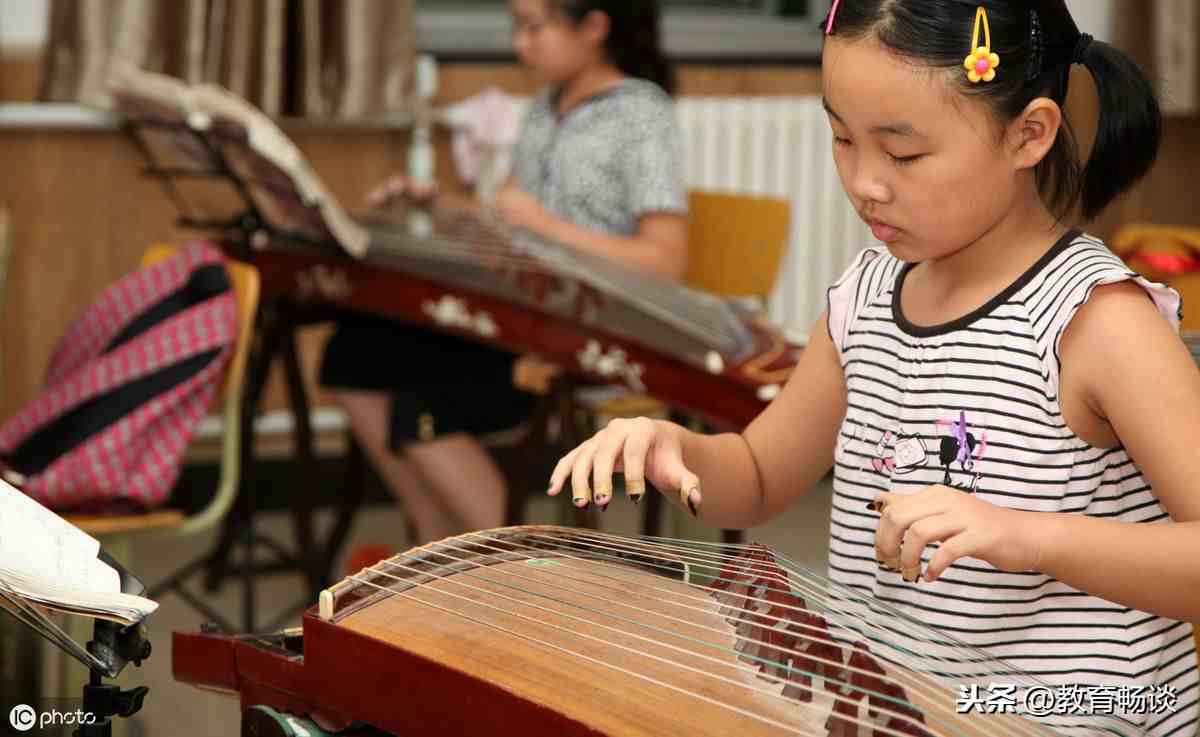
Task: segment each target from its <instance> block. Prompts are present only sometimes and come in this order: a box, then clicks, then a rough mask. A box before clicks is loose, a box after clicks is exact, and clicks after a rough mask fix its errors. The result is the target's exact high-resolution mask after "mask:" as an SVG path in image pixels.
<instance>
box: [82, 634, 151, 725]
mask: <svg viewBox="0 0 1200 737" xmlns="http://www.w3.org/2000/svg"><path fill="white" fill-rule="evenodd" d="M87 649H88V652H90V653H92V655H95V656H96V657H97V658H99V659H100V660H101V661H103V662H104V663H105V664H106V666H108V670H107V673H114V674H119V673H120V672H121V670H123V669H124V667H125V666H126V665H127V664H128V663H131V662H132V663H133V664H134V665H138V666H140V665H141V664H142V661H143V660H145V659H146V658H148V657H150V641H149V640H148V639H146V630H145V627H144V626H143V625H142V624H135V625H130V626H128V627H121V625H119V624H117V623H116V622H112V621H109V620H107V619H97V620H96V627H95V630H94V634H93V639H92V641H91V642H89V643H88V644H87ZM105 675H106V673H105V672H102V671H101V670H100V669H98V668H92V669H91V671H90V679H89V681H88V683H87V684H86V685H85V686H84V687H83V712H84V713H85V714H91V715H93V716H94V719H93V721H91V722H89V723H85V724H80V725H79V728H78V729H76V730H75V731H74V733H73V735H74V737H112V722H113V718H114V717H125V718H127V717H131V716H133V715H134V714H137V713H138V712H139V711H141V708H142V703H143V702H144V701H145V698H146V694H147V693H149V691H150V689H149V688H147V687H145V686H138V687H137V688H132V689H129V690H122V689H121V688H120V687H119V686H117V685H116V684H113V683H104V677H105Z"/></svg>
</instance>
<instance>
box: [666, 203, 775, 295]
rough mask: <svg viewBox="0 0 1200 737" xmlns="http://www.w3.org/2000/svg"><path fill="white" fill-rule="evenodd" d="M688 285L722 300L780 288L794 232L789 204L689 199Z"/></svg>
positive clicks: (767, 292) (768, 293)
mask: <svg viewBox="0 0 1200 737" xmlns="http://www.w3.org/2000/svg"><path fill="white" fill-rule="evenodd" d="M688 206H689V209H690V213H689V226H688V259H689V262H688V272H687V276H686V278H685V283H686V284H687V285H688V286H690V287H693V288H695V289H699V290H702V291H705V292H709V293H711V294H716V295H720V296H722V297H759V298H761V299H763V300H765V299H766V298H767V297H768V296H769V295H770V293H771V290H772V289H774V288H775V280H776V279H777V278H778V277H779V270H780V266H781V264H782V263H783V255H784V253H786V251H787V245H788V237H789V235H790V231H791V208H790V206H789V205H788V203H787V202H785V201H783V200H778V199H771V198H766V197H748V196H743V195H731V194H722V193H715V192H699V191H693V192H691V193H690V194H689V196H688Z"/></svg>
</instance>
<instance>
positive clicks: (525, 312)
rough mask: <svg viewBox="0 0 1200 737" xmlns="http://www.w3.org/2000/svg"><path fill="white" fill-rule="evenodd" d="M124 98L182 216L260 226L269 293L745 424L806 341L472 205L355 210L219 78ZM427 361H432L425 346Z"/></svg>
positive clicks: (258, 256)
mask: <svg viewBox="0 0 1200 737" xmlns="http://www.w3.org/2000/svg"><path fill="white" fill-rule="evenodd" d="M113 93H114V98H115V100H116V101H117V106H118V109H119V110H120V112H122V113H123V115H124V116H125V117H126V119H127V121H129V124H130V126H131V130H132V131H133V134H134V136H135V140H137V141H138V144H139V146H140V147H141V148H142V150H143V152H144V153H145V154H146V156H147V158H148V159H149V160H150V162H151V170H152V171H156V172H159V173H160V174H161V175H162V176H163V177H164V178H165V179H167V180H168V184H169V191H170V192H171V193H172V196H173V197H175V199H176V202H177V204H178V206H179V207H180V209H181V211H182V212H184V213H185V217H184V218H183V221H184V222H185V223H186V224H193V225H206V226H208V227H218V228H223V229H224V230H225V231H232V230H235V229H237V228H239V227H241V228H243V229H246V228H247V223H249V226H248V229H250V230H257V231H258V232H257V234H256V235H255V236H254V237H252V239H251V240H252V242H253V244H254V245H255V246H256V248H255V249H254V250H253V251H252V259H253V261H254V263H255V265H256V266H257V267H258V268H259V269H260V272H261V274H262V283H263V297H264V299H268V300H269V299H272V298H285V299H289V300H294V301H295V302H298V303H320V304H329V305H334V306H338V307H343V308H347V309H353V310H359V311H365V312H369V313H372V314H380V315H387V316H391V317H395V318H398V319H402V320H406V321H410V322H414V323H417V324H422V325H426V326H432V327H434V328H436V329H438V330H442V331H447V332H452V333H455V334H459V335H462V336H465V337H468V338H471V339H473V340H477V341H481V342H485V343H490V344H494V345H497V346H501V347H503V348H506V349H508V350H511V351H514V352H534V353H537V354H539V355H541V356H542V357H543V358H545V359H547V360H549V361H552V362H555V363H557V364H559V365H561V366H563V367H565V368H567V369H568V370H569V371H571V372H573V373H575V374H578V375H580V376H583V377H586V378H587V379H590V380H597V381H602V382H608V383H614V384H622V385H625V386H627V387H629V388H631V389H633V390H635V391H637V392H644V393H649V394H651V395H653V396H656V397H659V398H662V399H664V400H667V401H668V402H670V403H671V404H673V405H674V406H676V407H678V408H680V409H683V410H687V411H690V412H692V413H694V414H696V415H698V416H701V417H704V418H706V419H708V420H709V421H711V422H712V423H713V424H715V425H717V426H726V427H741V426H744V425H745V424H746V423H748V422H749V421H750V420H751V419H752V418H753V417H755V416H756V415H757V414H758V413H759V412H760V411H762V409H763V408H764V407H765V406H766V404H767V403H768V402H769V401H770V400H771V399H773V398H774V397H775V396H776V394H777V393H778V392H779V389H780V387H781V385H782V383H783V382H784V381H785V380H786V379H787V377H788V375H789V374H790V372H791V370H792V368H793V367H794V365H795V363H796V360H797V359H798V355H799V346H798V345H797V344H796V343H794V342H790V341H789V340H788V339H787V338H786V337H785V336H784V335H783V334H782V332H781V331H779V330H778V329H776V328H774V327H772V326H771V325H769V324H767V323H766V322H764V321H762V320H761V319H759V318H758V317H756V316H754V315H753V314H752V313H751V312H750V311H748V310H746V309H745V308H743V307H740V306H739V305H738V304H737V303H735V302H732V301H728V300H723V299H718V298H716V297H713V296H711V295H707V294H703V293H700V292H697V291H694V290H690V289H687V288H685V287H682V286H679V285H676V284H673V283H670V282H667V281H665V280H661V279H657V278H654V277H651V276H646V275H642V274H639V273H636V272H634V271H632V270H630V269H628V268H624V267H622V266H620V265H618V264H615V263H612V262H610V261H608V260H607V259H603V258H601V257H595V256H591V255H589V254H586V253H583V252H581V251H579V250H578V249H572V248H570V247H566V246H563V245H561V244H555V243H550V242H547V241H544V240H541V239H538V238H535V237H533V236H531V235H530V234H528V233H525V232H522V231H519V230H514V229H511V228H508V227H506V226H505V225H504V224H503V223H501V222H498V221H496V220H495V219H489V218H487V217H486V216H477V215H471V214H467V213H465V212H446V211H432V212H430V211H424V210H416V209H414V210H408V211H405V210H396V211H391V212H388V213H378V214H374V215H371V216H369V217H364V218H358V219H353V218H350V217H349V216H348V215H346V213H345V212H343V211H342V209H341V208H340V207H339V206H338V204H337V202H336V201H335V200H334V198H333V197H332V196H331V195H330V194H329V193H328V192H327V191H326V189H325V187H324V186H323V185H322V184H321V183H320V180H319V179H318V178H317V177H316V175H315V173H314V172H313V171H312V170H311V169H310V167H309V166H308V165H307V164H306V163H305V161H304V158H303V156H302V155H301V154H300V152H299V150H298V149H297V148H296V147H295V146H294V145H293V144H292V143H291V141H289V140H288V138H287V137H286V135H285V134H284V133H283V132H282V131H281V130H280V129H279V128H278V127H277V126H276V125H275V124H274V123H273V122H272V121H271V120H270V119H268V118H267V117H266V116H265V115H263V114H262V113H261V112H259V111H257V110H256V109H254V108H253V107H252V106H251V105H249V104H248V103H246V102H244V101H242V100H241V99H239V98H237V97H235V96H233V95H231V94H230V93H228V92H226V91H224V90H222V89H220V88H217V87H213V86H206V85H199V86H187V85H184V84H182V83H180V82H178V81H176V80H173V79H171V78H168V77H161V76H157V75H151V74H147V73H144V72H137V71H126V72H124V74H123V75H122V76H121V77H119V78H118V80H117V82H116V83H115V84H114V89H113ZM413 359H414V360H420V356H413Z"/></svg>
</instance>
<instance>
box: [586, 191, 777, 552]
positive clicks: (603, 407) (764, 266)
mask: <svg viewBox="0 0 1200 737" xmlns="http://www.w3.org/2000/svg"><path fill="white" fill-rule="evenodd" d="M688 207H689V210H690V214H689V224H688V257H689V258H688V271H687V276H686V277H685V279H684V283H685V284H686V285H687V286H689V287H692V288H693V289H698V290H701V291H705V292H709V293H710V294H715V295H718V296H721V297H727V298H730V299H743V300H751V301H753V302H754V304H755V305H756V308H757V309H758V310H760V311H762V312H765V311H766V306H767V300H768V298H769V297H770V294H771V291H772V290H773V289H774V288H775V282H776V280H777V279H778V278H779V271H780V268H781V266H782V264H783V256H784V254H785V253H786V252H787V245H788V240H789V237H790V234H791V208H790V205H789V204H788V203H787V202H785V201H783V200H778V199H772V198H766V197H750V196H744V195H734V194H724V193H716V192H700V191H693V192H691V193H690V194H689V196H688ZM591 413H592V415H593V417H594V418H596V419H597V420H598V421H597V422H594V423H593V425H600V424H602V422H606V421H607V420H609V419H612V418H615V417H630V416H659V417H664V416H668V415H669V410H668V408H667V407H666V405H664V404H662V403H661V402H658V401H657V400H654V399H652V398H650V397H640V396H629V395H627V396H622V397H618V398H616V399H615V400H610V401H607V402H604V403H602V404H599V405H597V406H594V407H592V408H591ZM691 424H692V426H693V427H694V428H695V429H702V427H701V425H699V423H696V422H694V421H693V422H692V423H691ZM644 507H645V511H644V512H643V514H644V516H643V518H642V533H643V534H646V535H655V534H657V531H658V527H659V523H660V520H661V516H662V496H661V495H659V494H649V495H647V497H646V501H645V504H644ZM724 539H725V541H726V542H730V543H736V542H740V541H741V533H740V532H738V531H732V530H729V531H726V532H725V533H724Z"/></svg>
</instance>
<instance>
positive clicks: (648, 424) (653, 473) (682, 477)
mask: <svg viewBox="0 0 1200 737" xmlns="http://www.w3.org/2000/svg"><path fill="white" fill-rule="evenodd" d="M683 432H685V431H684V429H683V428H682V427H680V426H679V425H676V424H673V423H670V422H666V421H663V420H651V419H649V418H647V417H639V418H637V419H632V420H625V419H616V420H613V421H612V422H610V423H608V426H607V427H605V428H604V429H603V430H601V431H600V432H598V433H596V435H594V436H593V437H592V438H591V439H590V440H587V441H585V442H584V443H583V444H581V445H580V446H579V447H578V448H576V449H575V450H573V451H571V452H570V453H568V454H567V455H565V456H563V458H562V460H560V461H559V462H558V466H556V467H555V469H554V473H553V474H552V475H551V476H550V488H549V489H547V491H546V493H547V494H549V495H550V496H557V495H558V493H559V492H560V491H562V488H563V486H564V484H565V483H566V481H567V479H570V480H571V498H572V500H573V502H574V504H575V506H576V507H579V508H581V509H582V508H584V507H586V506H587V505H588V504H590V503H591V502H592V501H595V503H596V506H598V507H600V508H601V509H604V508H605V507H607V506H608V505H609V503H610V502H612V497H613V481H612V476H613V472H614V471H621V470H623V471H624V472H625V491H626V493H627V494H629V498H630V499H631V500H633V501H634V503H636V502H638V501H640V500H641V498H642V496H643V495H644V494H645V493H646V482H647V481H649V482H650V483H651V484H653V485H654V486H655V488H657V489H659V490H661V491H662V492H663V493H664V494H666V493H669V492H668V491H667V490H668V489H670V490H671V491H672V492H674V493H677V494H678V495H679V501H680V503H681V504H683V505H684V506H686V507H687V508H689V509H690V510H691V511H692V514H693V515H698V514H699V511H700V502H701V495H700V479H699V477H697V476H696V474H694V473H692V472H691V471H689V470H688V469H687V467H686V466H684V464H683V445H682V442H681V436H682V433H683ZM589 481H590V482H591V483H590V484H589Z"/></svg>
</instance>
